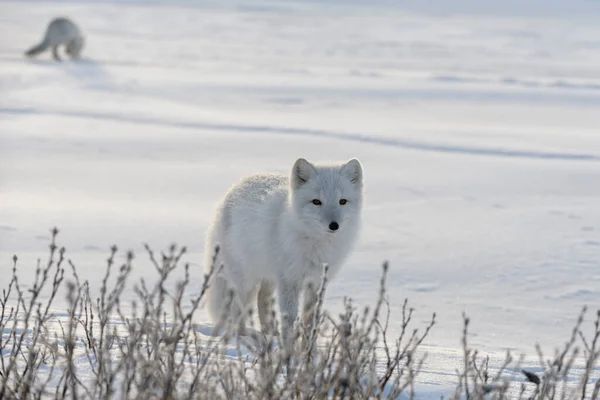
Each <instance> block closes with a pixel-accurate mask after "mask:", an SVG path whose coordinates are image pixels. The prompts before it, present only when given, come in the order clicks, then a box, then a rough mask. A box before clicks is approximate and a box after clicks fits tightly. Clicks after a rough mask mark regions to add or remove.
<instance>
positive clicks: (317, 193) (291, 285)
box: [206, 158, 363, 343]
mask: <svg viewBox="0 0 600 400" xmlns="http://www.w3.org/2000/svg"><path fill="white" fill-rule="evenodd" d="M362 202H363V171H362V166H361V164H360V162H359V161H358V160H356V159H352V160H350V161H348V162H347V163H345V164H341V165H313V164H311V163H309V162H308V161H306V160H305V159H303V158H299V159H298V160H297V161H296V162H295V164H294V166H293V168H292V171H291V176H290V177H289V178H288V176H286V175H281V174H260V175H251V176H249V177H247V178H245V179H244V180H242V181H241V182H240V183H238V184H236V185H235V186H233V187H232V188H231V189H230V190H229V192H228V193H227V194H226V195H225V197H224V198H223V200H222V201H221V203H220V204H219V206H218V209H217V213H216V217H215V220H214V223H213V225H212V226H211V228H210V230H209V232H208V236H207V239H206V271H207V272H208V270H209V269H210V268H211V266H212V265H213V258H214V256H215V249H216V246H219V251H218V252H217V253H216V259H215V262H214V266H215V268H220V267H221V266H222V269H220V273H219V274H218V275H216V276H215V277H214V278H213V279H212V282H211V284H210V286H209V288H208V291H207V303H206V304H207V309H208V313H209V315H210V317H211V318H212V320H213V321H215V322H216V321H219V320H220V318H222V317H227V318H231V321H232V322H233V323H234V325H235V326H236V327H237V328H238V329H239V330H240V332H242V333H243V332H244V330H245V323H244V317H245V316H246V315H247V311H248V309H249V308H250V307H253V303H254V304H256V305H257V306H258V307H257V308H258V316H259V320H260V323H261V326H262V328H263V330H267V326H265V325H266V323H267V321H268V307H269V305H270V304H271V300H272V296H273V294H274V293H276V294H277V300H278V303H279V311H280V319H281V335H282V339H283V341H284V343H286V342H287V339H288V335H289V331H290V328H291V326H292V324H293V323H294V322H295V320H296V317H297V316H298V304H299V297H300V294H301V292H303V291H304V293H303V303H304V309H306V308H307V306H308V307H310V306H311V305H313V304H314V303H315V300H316V295H317V292H316V291H317V289H318V288H319V286H320V282H321V278H322V273H323V265H324V264H327V265H328V266H329V272H328V278H331V277H332V276H333V275H335V273H337V272H338V271H339V269H340V267H341V265H342V263H343V262H344V260H345V259H346V257H347V256H348V255H349V253H350V251H351V250H352V247H353V244H354V242H355V241H356V239H357V237H358V233H359V228H360V215H361V210H362ZM308 284H310V285H308ZM310 287H312V290H308V289H307V288H310ZM230 291H231V292H232V293H233V302H232V303H231V302H229V301H228V299H230V297H229V293H230ZM228 304H231V309H229V310H228V309H226V306H227V305H228ZM230 312H231V314H229V313H230ZM224 313H227V314H224Z"/></svg>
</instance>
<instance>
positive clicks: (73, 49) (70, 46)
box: [66, 36, 85, 58]
mask: <svg viewBox="0 0 600 400" xmlns="http://www.w3.org/2000/svg"><path fill="white" fill-rule="evenodd" d="M84 44H85V39H84V38H83V36H78V37H76V38H75V39H73V40H71V41H70V42H69V43H67V50H66V51H67V54H69V55H70V56H71V57H73V58H78V57H79V56H80V55H81V50H83V45H84Z"/></svg>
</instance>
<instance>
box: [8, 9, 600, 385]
mask: <svg viewBox="0 0 600 400" xmlns="http://www.w3.org/2000/svg"><path fill="white" fill-rule="evenodd" d="M57 16H65V17H68V18H70V19H71V20H72V21H73V22H75V23H76V24H77V25H78V26H79V28H80V29H81V31H82V32H83V34H84V35H85V37H86V44H85V48H84V49H83V53H82V58H81V59H80V60H76V61H70V60H68V59H66V60H65V61H63V62H61V63H58V62H55V61H54V60H53V59H52V56H51V52H46V53H43V54H41V55H39V56H38V57H36V58H26V57H25V56H24V54H23V53H24V52H25V51H26V50H27V49H28V48H30V47H31V46H33V45H35V44H37V43H39V42H40V41H41V40H42V38H43V35H44V32H45V29H46V26H47V24H48V23H49V22H50V20H51V19H52V18H54V17H57ZM599 18H600V2H598V1H592V0H589V1H586V0H573V1H570V2H567V1H558V0H544V1H542V0H531V1H517V0H510V1H502V2H498V1H476V0H456V1H452V2H449V1H445V0H431V1H384V0H376V1H368V2H366V1H333V0H332V1H326V0H312V1H311V0H293V1H274V0H273V1H268V0H250V1H191V0H190V1H181V0H175V1H171V0H162V1H161V0H152V1H141V0H140V1H135V0H126V1H116V0H114V1H111V0H106V1H104V0H102V1H100V0H99V1H76V0H73V1H28V0H18V1H0V282H2V275H3V274H5V273H6V271H8V269H9V268H11V267H12V264H11V261H10V260H11V257H12V255H13V254H15V253H16V254H19V256H20V260H21V261H20V264H19V265H21V266H22V267H20V268H22V272H21V273H22V274H24V277H23V279H24V280H26V279H27V276H28V274H33V266H34V265H35V260H36V258H37V257H39V256H40V255H44V254H45V253H46V246H47V244H48V237H49V229H50V228H51V227H53V226H58V227H59V228H60V229H61V234H60V236H59V241H60V243H61V245H64V246H66V247H67V250H68V252H69V254H70V257H71V258H72V259H73V260H74V261H75V262H76V264H77V265H78V266H79V268H80V275H81V276H82V279H90V280H92V281H94V280H96V281H97V279H95V278H97V277H98V274H99V273H101V272H102V271H103V269H102V268H103V265H104V260H105V258H106V256H107V255H108V248H109V247H110V246H111V245H112V244H117V245H118V246H119V248H121V249H123V250H125V249H133V250H134V251H136V252H138V253H139V252H140V251H141V249H142V244H143V243H145V242H147V243H149V244H150V245H151V246H153V247H155V248H157V249H164V248H166V247H167V246H168V245H169V244H170V243H172V242H177V243H179V244H180V245H186V246H187V247H188V248H189V249H190V254H189V255H188V258H187V261H188V262H190V264H191V265H192V266H193V269H194V273H195V274H198V276H200V274H201V273H202V256H203V255H202V253H203V242H204V237H205V232H206V229H207V228H208V224H209V223H210V220H211V218H212V215H213V211H214V208H215V205H216V202H217V201H218V200H219V199H220V197H221V196H222V195H223V193H224V192H225V191H226V190H227V189H228V188H229V187H230V186H231V185H232V184H233V183H235V182H236V181H237V180H239V179H240V178H241V177H242V176H244V175H247V174H250V173H255V172H266V171H273V172H283V173H287V172H288V171H289V169H290V168H291V165H292V164H293V162H294V160H295V159H296V157H305V158H308V159H309V160H311V161H317V162H318V161H343V160H346V159H348V158H351V157H357V158H359V159H360V160H361V162H362V163H363V166H364V169H365V180H366V196H367V199H366V200H367V203H366V205H365V210H364V228H363V231H362V236H361V241H360V243H359V245H358V247H357V250H356V252H355V253H354V254H353V256H352V257H351V259H350V260H349V261H348V263H347V265H346V266H345V267H344V269H342V271H341V272H340V274H339V276H338V277H337V278H336V280H335V281H334V282H332V284H331V286H330V291H329V295H328V297H329V300H328V304H329V307H331V308H333V309H336V307H337V308H340V307H341V305H342V303H341V299H342V298H343V296H345V295H351V296H352V297H353V298H355V300H356V301H357V303H358V304H367V303H370V302H372V299H373V296H374V294H375V293H376V292H377V285H378V280H379V276H380V275H379V272H380V264H381V262H382V261H383V260H389V261H390V263H391V270H390V278H389V279H390V301H391V304H392V308H393V309H392V313H394V312H397V311H398V310H399V307H400V306H401V304H402V301H403V299H404V298H405V297H408V298H409V299H410V300H411V302H412V303H413V306H414V307H415V308H416V309H417V310H418V314H417V315H418V318H419V321H420V322H424V321H425V320H427V319H428V318H429V316H430V313H431V312H433V311H436V312H437V314H438V319H439V327H438V329H437V330H434V332H433V335H432V336H431V338H430V340H429V342H428V344H429V345H430V346H432V348H433V349H434V351H433V352H432V353H433V355H432V356H431V357H432V359H433V361H432V362H433V364H430V365H429V366H428V368H429V369H430V370H431V371H436V370H437V369H436V368H437V367H436V365H442V366H443V365H445V364H444V362H445V361H444V360H448V359H450V360H454V358H453V357H454V355H455V353H454V352H453V351H454V350H453V349H455V348H457V347H459V345H460V343H459V337H460V329H461V323H462V322H461V318H460V315H461V312H462V311H463V310H464V311H466V312H467V313H468V314H469V315H470V316H471V317H472V320H473V321H474V322H473V324H472V331H473V339H472V340H473V344H474V345H475V346H479V347H480V348H481V349H484V350H488V351H489V352H492V353H493V352H498V353H502V352H503V351H504V350H505V349H507V348H510V349H515V350H517V351H528V352H531V351H532V350H533V345H534V344H535V343H536V342H540V343H541V344H542V345H545V346H547V348H549V349H553V346H554V345H558V344H559V343H562V340H563V338H566V336H567V334H568V333H569V331H570V329H571V326H572V323H573V322H574V321H575V318H576V314H577V313H578V311H579V310H580V308H581V306H582V305H583V304H589V305H597V304H599V303H600V272H598V271H600V269H599V268H598V267H599V266H600V264H599V263H600V261H599V260H600V207H598V205H599V204H600V137H599V132H598V127H599V126H600V25H599V24H598V21H599V20H600V19H599ZM145 262H146V261H145V259H144V257H143V255H140V256H139V257H138V264H137V266H138V267H137V268H136V269H135V270H134V275H136V274H137V275H138V276H140V275H144V274H145V273H146V274H147V273H148V272H147V271H148V270H147V269H146V267H147V265H146V264H144V263H145ZM392 315H394V314H392ZM394 323H396V324H397V321H396V322H394V321H393V322H392V324H394ZM396 328H397V326H396ZM431 357H430V358H431ZM436 360H437V361H436ZM436 362H438V364H435V363H436ZM440 368H441V370H443V368H442V367H440ZM452 371H453V370H452ZM450 375H451V376H445V375H444V374H443V373H440V374H437V375H435V374H434V375H433V378H431V382H438V383H439V382H441V381H444V379H447V380H454V376H453V374H452V373H451V374H450Z"/></svg>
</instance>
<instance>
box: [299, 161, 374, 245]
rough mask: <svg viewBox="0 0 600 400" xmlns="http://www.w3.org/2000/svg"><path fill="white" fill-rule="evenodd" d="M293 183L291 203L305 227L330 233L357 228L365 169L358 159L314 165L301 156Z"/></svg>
mask: <svg viewBox="0 0 600 400" xmlns="http://www.w3.org/2000/svg"><path fill="white" fill-rule="evenodd" d="M290 185H291V190H290V204H291V206H292V209H293V210H294V212H295V213H296V214H297V215H298V216H299V217H300V218H299V221H301V223H302V224H303V225H304V228H305V229H307V230H309V231H311V232H315V233H319V232H322V233H324V234H330V235H336V234H340V233H341V232H343V231H344V230H346V229H354V226H353V225H355V224H356V223H357V222H358V220H359V217H360V211H361V208H362V199H363V195H362V192H363V172H362V166H361V164H360V162H359V161H358V160H357V159H352V160H350V161H348V162H347V163H345V164H341V165H314V164H311V163H310V162H308V161H306V160H305V159H304V158H299V159H298V160H296V162H295V163H294V166H293V168H292V173H291V179H290Z"/></svg>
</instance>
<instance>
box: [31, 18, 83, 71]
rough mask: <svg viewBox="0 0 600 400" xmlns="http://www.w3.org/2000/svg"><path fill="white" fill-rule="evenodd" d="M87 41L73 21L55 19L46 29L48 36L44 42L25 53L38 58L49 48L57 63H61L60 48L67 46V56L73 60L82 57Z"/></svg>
mask: <svg viewBox="0 0 600 400" xmlns="http://www.w3.org/2000/svg"><path fill="white" fill-rule="evenodd" d="M84 42H85V39H84V37H83V35H82V34H81V31H80V30H79V28H78V27H77V25H75V24H74V23H73V22H72V21H71V20H69V19H67V18H62V17H61V18H55V19H53V20H52V21H51V22H50V23H49V24H48V27H47V28H46V34H45V35H44V39H43V40H42V42H41V43H40V44H38V45H36V46H34V47H32V48H31V49H29V50H27V51H26V52H25V55H26V56H28V57H33V56H36V55H38V54H40V53H42V52H44V51H46V50H48V49H49V48H52V56H53V57H54V59H55V60H56V61H61V58H60V57H59V55H58V46H60V45H65V46H66V52H67V54H68V55H69V56H70V57H71V59H73V58H78V57H79V56H80V55H81V50H82V49H83V45H84Z"/></svg>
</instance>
